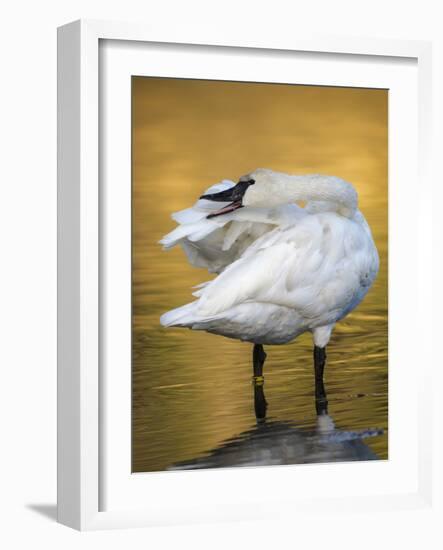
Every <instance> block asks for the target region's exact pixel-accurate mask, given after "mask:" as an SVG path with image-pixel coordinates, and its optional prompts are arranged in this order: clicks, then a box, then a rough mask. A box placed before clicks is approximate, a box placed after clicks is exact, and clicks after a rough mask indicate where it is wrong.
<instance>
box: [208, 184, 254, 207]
mask: <svg viewBox="0 0 443 550" xmlns="http://www.w3.org/2000/svg"><path fill="white" fill-rule="evenodd" d="M249 185H250V183H249V182H248V181H239V182H238V183H237V185H234V187H231V188H230V189H226V191H220V192H219V193H210V194H209V195H202V196H201V197H200V198H201V199H206V200H208V201H216V202H239V201H240V202H241V200H242V198H243V195H244V194H245V192H246V189H247V188H248V187H249Z"/></svg>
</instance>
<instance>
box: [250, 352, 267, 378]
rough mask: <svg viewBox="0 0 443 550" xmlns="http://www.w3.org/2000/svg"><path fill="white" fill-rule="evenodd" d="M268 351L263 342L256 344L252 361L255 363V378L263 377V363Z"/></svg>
mask: <svg viewBox="0 0 443 550" xmlns="http://www.w3.org/2000/svg"><path fill="white" fill-rule="evenodd" d="M265 359H266V353H265V350H264V349H263V346H262V345H261V344H254V349H253V351H252V363H253V365H254V380H255V381H257V378H259V379H261V378H263V365H264V364H265Z"/></svg>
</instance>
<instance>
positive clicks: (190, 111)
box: [132, 77, 388, 472]
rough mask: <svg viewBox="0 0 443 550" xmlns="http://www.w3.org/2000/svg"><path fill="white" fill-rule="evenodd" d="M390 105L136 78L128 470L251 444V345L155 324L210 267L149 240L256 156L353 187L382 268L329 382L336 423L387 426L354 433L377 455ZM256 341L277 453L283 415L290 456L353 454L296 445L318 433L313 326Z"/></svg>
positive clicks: (334, 342)
mask: <svg viewBox="0 0 443 550" xmlns="http://www.w3.org/2000/svg"><path fill="white" fill-rule="evenodd" d="M387 103H388V94H387V91H385V90H365V89H350V88H330V87H310V86H293V85H269V84H249V83H232V82H209V81H190V80H174V79H156V78H144V77H136V78H134V79H133V419H132V422H133V425H132V434H133V441H132V453H133V471H135V472H142V471H145V472H146V471H157V470H164V469H166V468H168V467H171V466H172V465H174V464H176V463H177V462H181V461H193V460H195V459H198V458H201V457H205V456H206V455H207V453H209V452H210V451H211V450H213V449H216V448H217V447H223V446H224V443H225V442H226V440H228V439H234V441H237V442H238V444H239V445H241V446H242V452H239V451H238V448H237V450H236V451H233V452H231V455H230V458H229V459H224V458H223V457H222V458H221V459H220V461H219V463H217V464H216V465H226V464H230V465H231V464H235V463H236V462H235V457H237V458H238V461H237V463H247V460H248V459H247V458H246V459H245V457H248V456H250V453H249V454H248V449H249V447H250V446H251V437H253V436H251V434H256V431H257V428H256V426H257V422H256V418H255V414H254V401H253V388H252V385H251V375H252V365H251V352H252V349H251V347H252V346H251V345H250V344H247V343H241V342H237V341H234V340H229V339H226V338H222V337H220V336H216V335H211V334H207V333H204V332H193V331H190V330H186V329H164V328H163V327H161V326H160V324H159V317H160V315H161V314H162V313H163V312H165V311H167V310H169V309H172V308H174V307H177V306H180V305H182V304H185V303H187V302H189V301H191V300H192V299H193V298H192V296H191V287H192V286H194V285H196V284H198V283H200V282H203V281H206V280H208V279H209V278H211V276H209V275H208V273H207V272H205V271H204V270H202V269H196V268H193V267H191V266H190V265H189V264H188V262H187V260H186V257H185V255H184V253H183V252H182V251H181V250H180V249H179V248H177V249H173V250H171V251H168V252H164V251H162V250H161V247H160V246H159V245H158V244H157V241H158V240H159V239H160V238H161V237H162V235H164V234H165V233H167V232H168V231H170V230H171V229H172V228H173V227H174V226H175V224H174V222H173V221H172V220H171V219H170V214H171V212H174V211H177V210H180V209H182V208H186V207H188V206H190V205H191V204H192V203H193V202H194V201H195V200H196V198H197V197H198V196H199V195H200V194H201V192H202V191H203V190H204V189H205V188H206V187H208V186H209V185H210V184H212V183H215V182H217V181H220V180H221V179H223V178H229V179H233V180H234V181H236V180H237V179H238V177H239V176H241V175H242V174H244V173H247V172H249V171H251V170H253V169H254V168H257V167H267V168H272V169H274V170H281V171H284V172H289V173H300V174H302V173H325V174H333V175H337V176H340V177H342V178H344V179H347V180H349V181H351V182H352V183H353V184H354V185H355V187H356V188H357V191H358V193H359V197H360V209H361V210H362V212H363V213H364V215H365V216H366V218H367V220H368V222H369V224H370V226H371V228H372V231H373V234H374V238H375V241H376V245H377V247H378V250H379V254H380V259H381V267H380V273H379V275H378V278H377V280H376V282H375V284H374V286H373V288H372V289H371V291H370V292H369V294H368V295H367V297H366V298H365V300H364V302H363V303H362V304H360V306H359V307H358V308H357V309H356V310H355V311H354V312H352V313H351V314H350V315H349V316H348V317H347V318H346V319H345V320H344V321H342V322H340V323H339V324H338V325H337V327H336V330H335V332H334V334H333V337H332V339H331V342H330V344H329V346H328V362H327V366H326V370H325V384H326V390H327V393H328V400H329V414H330V416H331V418H332V419H333V421H334V423H335V426H336V432H335V433H336V434H343V433H345V434H346V433H348V432H357V431H360V430H368V429H371V428H379V429H383V430H384V434H383V435H379V436H376V437H368V438H367V439H364V441H362V442H361V443H362V446H364V448H365V449H366V450H367V451H368V453H371V452H372V453H375V454H376V455H377V457H379V458H383V459H385V458H387V456H388V446H387V428H388V425H387V423H388V363H387V360H388V359H387V346H388V342H387V334H388V316H387ZM266 352H267V353H268V357H267V361H266V364H265V371H264V372H265V386H264V389H265V393H266V400H267V402H268V409H267V422H266V426H267V428H269V429H270V431H268V432H267V435H266V437H265V438H262V439H261V441H262V445H264V446H265V447H266V446H268V447H269V451H270V452H274V454H275V453H278V452H279V451H278V450H279V448H280V447H279V445H280V440H281V437H280V436H279V434H278V433H277V434H276V435H274V432H273V431H272V430H273V429H274V428H275V427H277V430H276V431H277V432H278V430H279V427H282V429H284V430H289V429H290V430H292V431H291V434H293V435H294V434H295V435H294V437H293V438H292V439H289V440H288V441H290V442H289V443H288V442H286V443H285V445H288V444H289V445H292V447H297V446H299V447H297V449H298V451H297V453H296V457H295V458H293V459H288V460H292V461H294V462H306V461H314V460H316V457H317V458H318V459H319V460H320V461H328V460H347V459H352V458H350V455H349V453H348V451H347V450H346V452H344V453H341V452H340V453H338V452H337V449H336V442H335V443H334V444H333V443H331V445H330V446H329V447H328V444H324V443H322V449H321V453H320V454H319V453H317V454H316V453H315V452H314V453H313V452H311V453H310V454H309V453H308V452H306V451H305V450H303V449H305V448H306V445H305V443H306V441H310V442H312V438H313V437H314V438H315V437H316V436H315V426H316V412H315V403H314V387H313V365H312V342H311V337H310V335H302V336H301V337H299V338H298V339H297V340H296V341H295V342H293V343H291V344H288V345H284V346H268V347H267V348H266ZM260 426H261V427H260ZM260 426H259V428H260V430H261V429H263V425H262V424H261V425H260ZM280 431H281V430H280ZM259 435H260V437H261V432H260V434H259ZM279 437H280V439H279ZM334 445H335V447H334ZM265 450H266V449H265ZM223 456H224V455H223ZM294 456H295V455H294ZM297 457H298V458H297ZM365 457H366V454H365V453H364V452H363V453H361V452H359V453H357V459H364V458H365ZM270 462H271V461H270ZM208 465H211V463H210V462H209V463H208Z"/></svg>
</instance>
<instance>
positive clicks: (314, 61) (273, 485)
mask: <svg viewBox="0 0 443 550" xmlns="http://www.w3.org/2000/svg"><path fill="white" fill-rule="evenodd" d="M100 54H101V55H100V69H101V96H100V97H101V101H102V105H103V109H102V124H101V132H102V134H101V140H102V141H101V147H102V149H101V151H102V157H101V158H102V164H101V170H102V178H101V184H102V187H101V193H102V199H103V220H104V224H103V226H102V241H101V245H102V252H103V264H102V277H101V282H102V288H103V301H102V306H103V307H102V315H101V322H102V335H103V339H102V345H101V357H102V365H103V371H102V374H103V378H102V380H103V382H104V387H103V395H104V396H105V399H104V407H103V417H102V418H103V423H102V426H101V428H102V430H103V440H102V441H103V453H102V456H103V462H102V472H103V474H104V475H103V477H102V487H101V489H102V490H101V506H102V507H103V508H102V509H103V510H107V511H111V510H115V509H118V508H120V507H122V506H123V507H124V508H125V509H127V508H134V509H136V508H144V509H145V510H149V513H150V514H151V515H152V516H154V515H155V516H157V515H158V514H165V515H166V514H167V515H168V516H169V517H170V519H171V522H172V521H179V520H180V519H181V520H182V519H183V514H184V513H185V511H186V513H188V514H189V513H190V514H191V516H193V515H194V514H198V515H200V514H203V513H206V514H208V513H209V510H211V509H212V511H213V517H214V518H216V517H217V516H223V515H228V516H229V517H242V515H243V514H245V513H246V514H247V517H250V506H249V505H252V504H254V505H255V506H259V507H260V506H262V507H263V508H265V507H267V508H269V505H270V503H271V502H279V501H280V502H281V501H287V502H291V503H292V507H293V509H294V506H295V505H296V504H297V505H298V507H297V509H299V507H300V506H303V505H304V503H305V501H306V500H308V499H313V498H328V499H330V498H341V497H345V496H350V497H351V496H352V497H359V496H362V495H385V494H405V493H414V492H416V491H417V488H418V479H417V476H418V465H417V460H418V439H417V438H418V429H417V415H418V413H417V395H416V373H415V368H414V367H415V365H416V364H417V361H416V359H415V353H418V351H419V349H418V346H419V342H421V338H417V340H415V345H414V339H411V340H412V342H413V344H412V345H409V346H408V347H405V346H402V343H403V342H404V338H405V334H408V333H409V334H415V335H416V334H418V333H419V331H420V330H421V329H422V327H419V326H416V325H415V320H416V319H417V312H418V302H419V295H418V291H417V290H418V281H417V271H416V265H415V263H414V264H413V265H411V256H412V257H417V256H418V249H417V246H418V242H417V233H418V226H417V224H418V223H419V220H418V219H417V218H416V219H415V220H411V218H412V215H411V214H412V213H414V212H415V210H416V200H417V198H416V194H415V192H414V190H415V189H416V184H417V141H416V135H417V64H416V62H414V61H413V60H396V59H392V58H373V57H362V56H343V55H339V56H335V55H325V54H316V53H304V52H277V51H274V52H269V51H265V50H257V51H253V52H250V51H245V50H243V51H242V50H236V49H232V48H211V47H197V46H175V45H164V44H154V45H153V44H143V43H137V44H136V45H134V44H131V43H128V42H120V41H105V42H103V43H102V44H101V52H100ZM134 75H137V76H143V75H145V76H163V77H180V78H207V79H215V80H234V81H239V80H240V81H252V82H254V81H265V82H285V83H295V84H311V85H329V86H357V87H372V88H387V89H389V146H390V147H389V149H390V151H389V167H390V169H389V204H390V216H389V217H390V239H389V240H390V249H389V256H390V267H389V273H390V293H389V303H390V323H389V325H390V334H389V361H390V368H389V378H390V391H389V456H390V458H389V461H374V462H366V463H355V464H320V465H309V466H300V465H296V466H286V467H281V466H280V467H266V468H241V469H220V470H212V471H204V472H201V471H198V472H196V471H194V472H192V471H186V472H160V473H146V474H132V475H131V473H130V472H131V387H130V383H131V299H130V285H131V246H130V244H131V183H130V182H131V77H132V76H134ZM405 242H407V243H408V246H404V244H403V243H405ZM405 265H408V269H407V270H405V269H404V266H405ZM411 289H413V290H411ZM415 289H417V290H415ZM405 294H407V295H408V315H407V316H405V315H404V314H402V312H403V311H404V296H405ZM417 358H418V355H417ZM147 495H149V498H147ZM190 511H192V512H190ZM258 515H259V514H258ZM267 515H269V511H268V513H267Z"/></svg>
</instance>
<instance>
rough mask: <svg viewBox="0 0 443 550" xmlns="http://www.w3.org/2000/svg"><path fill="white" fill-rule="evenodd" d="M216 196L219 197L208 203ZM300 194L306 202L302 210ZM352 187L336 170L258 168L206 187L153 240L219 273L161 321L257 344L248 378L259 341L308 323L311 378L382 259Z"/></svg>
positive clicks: (283, 338)
mask: <svg viewBox="0 0 443 550" xmlns="http://www.w3.org/2000/svg"><path fill="white" fill-rule="evenodd" d="M214 201H217V202H222V203H223V204H222V205H221V208H220V209H218V210H214ZM297 201H306V204H305V207H304V208H302V207H300V206H298V205H297V204H296V202H297ZM357 202H358V198H357V193H356V191H355V189H354V188H353V186H352V185H351V184H350V183H348V182H346V181H344V180H342V179H340V178H337V177H334V176H323V175H303V176H293V175H288V174H284V173H280V172H274V171H272V170H267V169H258V170H255V171H254V172H252V173H250V174H248V175H246V176H243V177H241V178H240V180H239V182H238V183H237V184H236V185H234V183H232V182H228V181H224V182H222V183H221V184H218V185H216V186H213V187H212V188H210V189H209V190H208V191H207V192H206V193H205V194H204V195H203V196H202V197H200V200H199V201H198V202H197V203H196V204H195V205H194V207H192V208H191V209H187V210H184V211H182V212H179V213H177V214H175V215H173V218H174V219H175V220H176V221H177V222H178V223H179V224H180V225H179V226H178V227H177V228H176V229H175V230H174V231H173V232H172V233H170V234H168V235H166V236H165V237H164V238H163V239H162V241H160V242H161V243H162V244H163V245H164V246H165V247H166V248H169V247H171V246H174V245H175V244H177V243H179V244H181V246H182V247H183V248H184V250H185V252H186V254H187V256H188V259H189V261H190V262H191V263H192V264H193V265H196V266H201V267H206V268H207V269H208V270H209V271H211V272H215V273H219V275H218V276H217V277H216V278H215V279H214V280H212V281H210V282H208V283H204V284H203V285H201V287H200V288H199V290H197V291H196V292H195V293H194V295H195V296H196V297H197V298H198V299H197V300H195V301H194V302H192V303H189V304H186V305H184V306H182V307H179V308H177V309H174V310H172V311H169V312H167V313H165V314H164V315H162V317H161V319H160V322H161V323H162V325H164V326H167V327H170V326H176V327H188V328H192V329H194V330H206V331H208V332H211V333H215V334H220V335H222V336H227V337H229V338H236V339H239V340H244V341H248V342H252V343H253V344H254V353H253V362H254V375H255V377H256V378H257V377H260V378H261V376H262V367H263V363H264V360H265V358H266V354H265V353H264V350H263V344H284V343H287V342H290V341H291V340H293V339H294V338H296V337H297V336H299V335H300V334H302V333H304V332H306V331H310V332H311V333H312V335H313V340H314V364H315V373H316V379H322V378H323V369H324V364H325V359H326V353H325V347H326V345H327V343H328V341H329V339H330V336H331V332H332V330H333V328H334V325H335V323H336V322H337V321H339V320H340V319H342V318H343V317H345V316H346V315H347V314H348V313H349V312H350V311H352V310H353V309H354V308H355V307H356V306H357V305H358V304H359V303H360V302H361V301H362V299H363V298H364V296H365V295H366V293H367V292H368V290H369V288H370V287H371V285H372V283H373V281H374V279H375V277H376V275H377V272H378V267H379V259H378V253H377V249H376V247H375V244H374V241H373V239H372V235H371V231H370V229H369V226H368V224H367V222H366V220H365V218H364V216H363V215H362V213H361V212H360V211H359V210H358V208H357Z"/></svg>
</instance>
